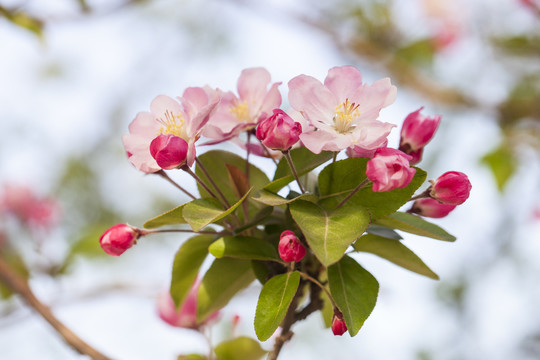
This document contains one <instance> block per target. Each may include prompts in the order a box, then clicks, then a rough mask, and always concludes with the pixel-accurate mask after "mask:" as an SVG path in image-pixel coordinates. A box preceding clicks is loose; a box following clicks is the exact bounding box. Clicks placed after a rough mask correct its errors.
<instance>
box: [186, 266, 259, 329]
mask: <svg viewBox="0 0 540 360" xmlns="http://www.w3.org/2000/svg"><path fill="white" fill-rule="evenodd" d="M254 279H255V276H254V275H253V271H252V270H251V262H250V261H249V260H241V259H233V258H222V259H215V260H214V262H213V263H212V265H211V266H210V268H209V269H208V271H207V272H206V274H205V275H204V277H203V279H202V282H201V286H200V288H199V292H198V295H197V299H198V300H197V320H198V321H199V322H202V321H204V319H206V317H208V316H209V315H211V314H212V313H214V312H215V311H217V310H219V309H221V308H222V307H224V306H225V305H227V303H228V302H229V301H230V300H231V299H232V298H233V296H234V295H236V293H238V292H239V291H240V290H242V289H243V288H245V287H247V286H248V285H249V284H251V282H252V281H253V280H254Z"/></svg>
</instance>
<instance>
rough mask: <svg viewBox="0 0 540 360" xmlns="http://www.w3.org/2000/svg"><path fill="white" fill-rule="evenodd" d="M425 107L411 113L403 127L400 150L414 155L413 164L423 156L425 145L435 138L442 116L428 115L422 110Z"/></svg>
mask: <svg viewBox="0 0 540 360" xmlns="http://www.w3.org/2000/svg"><path fill="white" fill-rule="evenodd" d="M422 109H423V107H421V108H420V109H418V110H416V111H414V112H412V113H410V114H409V115H407V117H406V118H405V121H404V122H403V126H402V127H401V139H400V142H399V150H401V151H403V152H404V153H405V154H407V155H410V156H412V157H413V159H412V160H411V164H416V163H418V162H419V161H420V160H421V158H422V153H423V149H424V146H426V145H427V143H428V142H429V141H430V140H431V139H432V138H433V135H434V134H435V131H436V130H437V127H438V126H439V123H440V122H441V116H440V115H435V116H433V117H428V116H424V115H422V114H421V113H420V112H421V111H422Z"/></svg>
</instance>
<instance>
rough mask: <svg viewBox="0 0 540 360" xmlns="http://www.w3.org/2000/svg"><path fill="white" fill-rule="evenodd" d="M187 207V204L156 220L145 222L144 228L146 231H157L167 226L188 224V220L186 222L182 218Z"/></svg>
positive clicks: (157, 217) (159, 216)
mask: <svg viewBox="0 0 540 360" xmlns="http://www.w3.org/2000/svg"><path fill="white" fill-rule="evenodd" d="M186 205H187V203H186V204H183V205H180V206H177V207H175V208H174V209H172V210H169V211H167V212H165V213H163V214H161V215H158V216H156V217H155V218H153V219H150V220H148V221H147V222H145V223H144V225H143V226H144V227H145V228H146V229H155V228H158V227H162V226H165V225H176V224H187V222H186V220H184V217H183V216H182V211H184V206H186Z"/></svg>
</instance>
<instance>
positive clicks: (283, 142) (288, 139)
mask: <svg viewBox="0 0 540 360" xmlns="http://www.w3.org/2000/svg"><path fill="white" fill-rule="evenodd" d="M301 133H302V126H301V125H300V123H297V122H295V121H294V120H293V119H291V117H290V116H289V115H287V114H286V113H285V112H284V111H282V110H280V109H274V115H272V116H270V117H269V118H267V119H265V120H263V121H261V122H260V123H259V126H257V133H256V135H257V139H259V140H261V142H262V143H263V144H264V145H265V146H266V147H268V148H270V149H273V150H281V151H287V150H289V149H290V148H291V146H293V145H294V144H296V143H297V142H298V140H299V139H300V138H299V135H300V134H301Z"/></svg>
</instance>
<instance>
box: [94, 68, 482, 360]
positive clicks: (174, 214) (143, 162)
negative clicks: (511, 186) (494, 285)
mask: <svg viewBox="0 0 540 360" xmlns="http://www.w3.org/2000/svg"><path fill="white" fill-rule="evenodd" d="M280 84H281V83H280V82H275V83H272V82H271V78H270V74H269V73H268V71H267V70H265V69H263V68H252V69H246V70H244V71H242V73H241V75H240V78H239V80H238V84H237V93H234V92H232V91H229V92H225V91H222V90H220V89H214V88H211V87H210V86H208V85H206V86H202V87H191V88H188V89H187V90H186V91H184V93H183V95H182V96H181V97H178V98H176V99H174V98H171V97H168V96H165V95H160V96H158V97H157V98H155V99H154V100H153V101H152V103H151V105H150V111H149V112H141V113H139V114H137V116H136V117H135V119H134V120H133V122H132V123H131V124H130V126H129V134H127V135H125V136H124V137H123V142H124V146H125V149H126V152H127V154H128V158H129V160H130V162H131V163H132V164H133V165H134V166H135V167H136V168H137V169H138V170H140V171H143V172H145V173H155V174H157V175H159V176H161V177H164V178H166V180H168V181H169V182H171V183H173V184H174V185H175V186H176V187H177V188H178V189H180V190H181V191H183V192H184V193H185V194H186V195H187V196H189V197H190V198H191V199H192V200H191V201H189V202H187V203H184V204H179V206H178V207H176V208H174V209H172V210H170V211H168V212H166V213H163V214H161V215H158V216H157V217H155V218H153V219H151V220H149V221H147V222H146V223H145V224H144V227H145V228H146V229H155V228H160V227H163V226H174V225H184V226H185V225H186V224H187V225H188V226H189V228H185V227H183V228H167V229H158V230H143V229H137V228H135V227H132V226H130V225H126V224H119V225H115V226H113V227H112V228H111V229H109V230H108V231H107V232H105V234H103V236H102V237H101V239H100V244H101V246H102V247H103V249H104V250H105V252H107V253H108V254H110V255H114V256H118V255H120V254H122V253H123V252H124V251H126V250H127V249H128V248H130V247H132V246H133V245H134V244H135V243H136V242H137V240H138V239H139V238H140V237H142V236H147V235H150V234H156V233H160V232H180V233H194V234H195V236H193V237H191V238H190V239H188V240H187V241H186V242H185V243H184V244H183V245H182V246H181V247H180V249H179V251H178V252H177V253H176V255H175V260H174V264H175V265H174V268H173V276H172V280H171V291H170V296H171V297H168V296H167V297H165V298H164V300H163V301H162V302H161V303H160V304H161V305H160V316H161V317H162V318H163V319H164V320H165V321H166V322H168V323H170V324H172V325H174V326H181V327H188V328H192V329H199V327H200V325H201V324H205V323H206V322H207V321H208V320H209V319H210V318H211V317H212V316H213V314H214V313H215V312H216V311H218V310H219V309H220V308H221V307H223V306H224V305H226V304H227V302H228V301H229V300H230V299H231V298H232V297H233V296H234V295H235V294H236V293H238V292H239V291H240V290H241V289H243V288H244V287H246V286H248V285H249V284H250V283H251V282H252V281H253V280H254V279H258V280H259V282H260V283H261V285H262V290H261V293H260V295H259V300H258V305H257V310H256V314H255V332H256V334H257V337H258V338H259V339H260V340H261V341H264V340H266V339H268V338H269V337H270V336H271V335H272V334H273V333H274V332H275V331H276V329H277V328H278V326H279V325H280V324H281V326H282V329H285V330H283V331H288V330H287V329H289V328H290V327H291V326H292V324H293V323H294V322H295V321H297V320H298V319H303V318H305V317H306V316H308V315H309V314H310V313H311V312H315V311H319V310H322V308H323V306H324V305H325V304H327V305H328V306H329V307H331V308H333V309H334V311H333V314H334V315H333V316H331V317H330V318H328V319H326V320H327V323H328V326H329V327H331V330H332V332H333V333H334V334H335V335H342V334H344V333H345V332H347V331H348V332H349V334H350V335H351V336H354V335H356V333H357V332H358V330H359V329H360V327H361V326H362V324H363V323H364V321H365V320H366V318H367V317H368V316H369V314H370V313H371V311H372V309H373V307H374V306H375V302H376V299H377V293H378V282H377V280H376V279H375V278H374V277H373V276H372V275H371V274H370V273H369V272H368V271H367V270H365V269H364V268H363V267H362V266H361V265H360V264H359V263H358V261H357V260H356V259H355V257H354V253H355V252H374V253H375V254H376V255H379V256H382V257H385V256H391V255H388V254H394V253H396V249H399V252H400V253H401V252H405V251H406V252H411V251H410V250H409V249H407V248H406V247H405V245H403V244H402V243H401V242H399V241H397V240H396V238H401V237H400V235H399V234H397V233H396V231H402V232H413V233H415V234H422V235H423V236H427V237H432V238H435V239H439V240H447V241H453V240H455V238H454V237H453V236H452V235H450V234H448V233H447V232H446V231H445V230H443V229H441V228H439V227H438V226H437V225H435V224H431V223H429V222H428V221H427V220H425V219H424V218H425V217H428V218H429V217H432V218H440V217H443V216H446V215H447V214H448V213H449V212H450V211H452V210H453V209H454V208H456V206H458V205H460V204H462V203H463V202H464V201H465V200H466V199H467V198H468V197H469V193H470V190H471V184H470V182H469V180H468V178H467V176H466V175H465V174H463V173H461V172H456V171H449V172H447V173H445V174H443V175H442V176H440V177H439V178H438V179H436V180H434V181H431V185H430V186H428V188H427V189H426V190H424V191H421V192H420V193H418V194H417V195H415V192H416V191H417V190H418V189H419V188H420V187H421V186H422V184H423V183H424V181H425V180H426V176H427V175H426V172H425V171H424V170H422V169H420V168H418V167H416V165H417V164H418V163H419V162H420V161H421V160H422V156H423V154H424V150H425V148H426V146H427V145H428V143H429V142H430V141H431V140H432V138H433V137H434V134H435V132H436V130H437V128H438V126H439V123H440V121H441V116H439V115H433V116H426V115H423V114H421V111H422V110H423V108H420V109H418V110H416V111H414V112H412V113H410V114H409V115H407V116H406V117H405V120H404V122H403V125H402V127H401V138H400V143H399V144H397V146H396V148H392V147H390V146H389V142H388V135H389V134H390V132H391V130H392V129H393V128H394V127H396V125H395V124H392V123H389V122H384V121H382V120H381V119H380V113H381V111H382V110H383V109H384V108H386V107H388V106H389V105H391V104H392V103H393V102H394V100H395V98H396V93H397V90H396V87H395V86H394V85H392V83H391V81H390V79H388V78H385V79H381V80H378V81H375V82H374V83H373V84H366V83H364V82H363V79H362V75H361V73H360V71H359V70H358V69H356V68H355V67H352V66H341V67H335V68H332V69H330V70H329V71H328V75H327V76H326V78H325V79H324V82H321V81H319V80H317V79H315V78H313V77H311V76H308V75H299V76H296V77H294V78H293V79H291V80H290V81H289V82H288V87H289V93H288V94H289V99H288V100H289V103H290V106H291V108H290V109H281V108H280V106H281V100H282V99H281V95H280V93H279V90H278V87H279V86H280ZM225 141H231V142H233V143H235V144H237V145H239V146H240V148H241V149H244V150H245V151H246V155H245V157H241V156H239V155H237V154H233V153H230V152H226V151H222V150H208V151H206V152H204V153H203V154H202V155H201V152H200V149H201V148H202V147H207V146H211V145H216V144H219V143H222V142H225ZM241 152H243V151H241ZM341 152H343V154H344V155H345V156H339V158H340V159H341V160H338V155H340V153H341ZM251 155H257V156H262V157H267V158H271V159H272V161H274V162H275V163H276V167H275V173H274V175H273V177H272V180H270V179H269V178H268V177H267V173H268V171H265V172H263V171H262V170H261V169H259V168H258V167H257V166H255V165H254V164H253V163H252V162H251V161H250V160H251V159H252V157H251ZM261 161H264V160H261ZM268 161H269V160H268ZM278 161H279V162H278ZM269 164H270V163H269ZM272 166H273V165H272ZM192 167H193V170H192ZM175 169H180V170H182V171H184V172H185V173H187V174H188V175H189V176H191V177H192V178H193V179H194V181H196V183H197V187H198V190H199V194H200V197H197V196H195V195H193V194H191V193H189V192H188V191H186V190H185V189H184V188H183V187H182V186H181V184H179V183H175V182H174V181H173V180H172V179H171V178H170V177H169V176H168V175H167V171H170V170H173V171H174V170H175ZM315 169H321V170H320V171H318V172H317V173H314V170H315ZM293 182H295V184H294V183H293ZM287 188H288V189H287ZM409 201H411V202H413V204H412V206H411V207H410V209H409V210H408V211H406V212H403V211H399V210H400V209H401V208H402V207H403V206H404V205H405V204H406V203H407V202H409ZM209 225H212V226H211V227H209ZM381 227H382V228H384V231H380V228H381ZM377 229H379V230H377ZM419 229H420V230H421V231H420V230H419ZM392 234H393V235H392ZM387 236H388V237H387ZM373 249H378V250H377V251H374V250H373ZM385 249H386V250H387V251H386V250H385ZM210 255H211V256H213V261H212V265H210V268H209V269H208V270H207V271H206V272H205V273H204V275H202V276H201V277H200V278H199V274H198V272H199V271H200V266H201V264H202V262H203V261H204V259H205V258H206V257H207V256H210ZM415 258H417V257H415ZM388 259H389V260H391V261H393V259H392V258H388ZM395 263H396V264H401V263H402V262H395ZM186 264H189V266H190V267H189V268H188V267H187V265H186ZM400 266H403V267H405V268H406V269H408V270H411V271H415V272H417V273H419V274H422V275H425V276H428V277H431V278H434V279H437V278H438V277H437V275H436V274H435V273H434V272H433V271H432V270H431V269H429V268H428V267H427V265H425V263H423V262H422V261H421V260H420V259H419V258H418V263H415V264H404V265H400ZM198 279H201V280H198ZM352 279H354V280H352ZM306 292H309V295H308V294H306ZM350 294H355V296H350ZM300 298H302V299H309V304H307V305H303V304H302V301H300ZM286 314H290V315H287V316H286ZM287 336H288V334H285V333H282V334H281V336H280V337H279V338H280V339H285V338H287ZM276 348H281V346H278V347H276ZM277 351H279V350H277ZM276 356H277V355H276ZM273 358H275V357H273Z"/></svg>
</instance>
